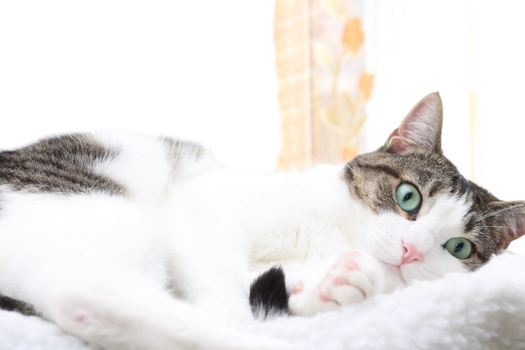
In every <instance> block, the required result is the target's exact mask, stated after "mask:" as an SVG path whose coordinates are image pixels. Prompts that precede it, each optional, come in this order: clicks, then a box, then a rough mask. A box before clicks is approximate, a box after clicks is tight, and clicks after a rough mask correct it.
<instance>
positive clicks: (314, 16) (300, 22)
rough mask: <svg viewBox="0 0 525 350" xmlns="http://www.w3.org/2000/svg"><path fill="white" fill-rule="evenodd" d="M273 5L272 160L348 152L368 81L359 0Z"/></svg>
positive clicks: (304, 163) (335, 157)
mask: <svg viewBox="0 0 525 350" xmlns="http://www.w3.org/2000/svg"><path fill="white" fill-rule="evenodd" d="M275 9H276V13H275V47H276V62H277V75H278V81H279V105H280V111H281V119H282V130H283V146H282V150H281V154H280V159H279V165H280V167H281V168H288V169H293V168H304V167H308V166H310V165H312V164H314V163H319V162H321V163H326V162H340V161H342V160H345V159H349V158H352V157H353V156H354V155H356V154H357V153H358V150H359V143H360V140H361V137H362V132H363V126H364V124H365V122H366V113H365V106H366V104H367V102H368V100H369V98H370V95H371V92H372V88H373V84H374V75H373V74H372V73H370V72H368V71H367V69H366V60H365V55H364V47H365V40H366V35H365V33H364V29H363V18H362V9H361V0H346V1H344V0H314V1H304V0H287V1H285V0H276V7H275Z"/></svg>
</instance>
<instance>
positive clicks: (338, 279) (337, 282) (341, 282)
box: [334, 277, 348, 286]
mask: <svg viewBox="0 0 525 350" xmlns="http://www.w3.org/2000/svg"><path fill="white" fill-rule="evenodd" d="M334 284H335V285H336V286H344V285H345V284H348V281H347V280H346V278H344V277H336V278H334Z"/></svg>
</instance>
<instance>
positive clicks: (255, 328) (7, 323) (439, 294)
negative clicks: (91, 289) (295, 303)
mask: <svg viewBox="0 0 525 350" xmlns="http://www.w3.org/2000/svg"><path fill="white" fill-rule="evenodd" d="M524 281H525V257H523V256H518V255H511V254H505V255H503V256H500V257H496V258H494V259H493V261H491V263H490V264H488V265H487V266H486V267H483V268H482V269H480V270H479V271H477V272H475V273H470V274H451V275H448V276H447V277H445V278H443V279H439V280H435V281H430V282H420V283H416V284H414V285H413V286H410V287H408V288H404V289H401V290H398V291H396V292H395V293H392V294H389V295H384V296H381V297H376V298H373V299H370V300H368V301H365V302H363V303H359V304H354V305H351V306H347V307H344V308H341V309H339V310H338V311H334V312H327V313H322V314H319V315H317V316H315V317H309V318H302V317H292V318H287V319H276V320H273V321H266V322H264V323H250V324H245V325H244V326H243V327H242V330H243V332H244V333H246V334H247V333H258V334H261V335H267V336H271V337H274V338H280V339H284V340H289V341H291V342H293V343H294V347H295V348H296V349H301V350H317V349H323V350H343V349H344V350H354V349H355V350H358V349H359V350H360V349H368V350H384V349H389V350H406V349H428V350H432V349H448V350H494V349H523V348H525V313H524V312H523V309H524V308H525V283H524ZM0 329H1V331H0V348H1V349H9V350H35V349H39V350H95V348H94V347H89V348H88V346H87V345H85V344H83V343H82V342H80V341H78V340H76V339H75V338H73V337H70V336H68V335H66V334H64V333H63V332H62V331H61V330H60V329H58V327H56V326H55V325H53V324H51V323H48V322H46V321H43V320H41V319H39V318H36V317H24V316H21V315H19V314H17V313H14V312H6V311H0Z"/></svg>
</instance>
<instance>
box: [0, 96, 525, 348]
mask: <svg viewBox="0 0 525 350" xmlns="http://www.w3.org/2000/svg"><path fill="white" fill-rule="evenodd" d="M438 99H439V97H438V96H437V95H430V97H427V98H426V99H425V100H423V101H422V102H421V103H420V105H418V106H419V107H420V108H423V110H424V111H425V113H424V115H422V116H418V115H417V114H418V113H417V112H418V110H417V108H418V107H417V108H416V109H415V112H414V111H413V112H412V114H411V115H409V117H408V119H407V120H408V122H407V121H405V124H403V125H402V127H401V128H400V129H399V130H398V131H396V133H394V134H393V135H391V137H390V138H389V141H388V142H387V145H386V146H384V147H383V148H382V149H380V150H379V151H378V152H374V153H370V154H368V155H363V156H360V157H358V158H356V159H355V160H354V161H352V162H350V163H348V164H347V165H346V166H343V167H341V166H322V167H318V168H315V169H313V170H311V171H309V172H305V173H299V174H270V175H250V174H244V173H239V172H235V171H231V170H228V169H226V168H224V167H222V166H220V165H219V164H217V162H216V161H215V160H214V158H213V157H212V156H211V155H210V154H209V153H207V152H206V151H205V150H204V149H202V148H201V147H199V146H196V145H193V144H191V143H185V142H179V141H174V140H171V139H166V138H158V139H155V138H147V137H142V136H137V135H129V134H96V135H95V134H89V135H88V134H84V135H70V136H64V137H59V138H53V139H48V140H46V141H41V142H40V143H37V144H35V145H32V146H28V147H26V148H23V149H21V150H17V151H12V152H3V153H0V272H1V273H0V293H1V294H3V295H6V296H9V297H11V298H15V299H17V300H21V301H23V302H25V303H29V304H30V305H32V306H33V307H34V308H35V309H36V310H37V311H38V312H40V313H41V314H42V315H43V316H44V317H46V318H48V319H50V320H52V321H53V322H56V323H57V324H58V325H59V326H60V327H62V328H63V329H65V330H66V331H68V332H70V333H72V334H75V335H77V336H79V337H81V338H83V339H85V340H87V341H89V342H92V343H95V344H98V345H100V346H101V347H103V348H106V349H159V350H164V349H186V348H192V349H193V348H196V349H250V348H252V349H279V348H287V347H288V344H284V343H281V342H277V341H274V340H272V339H259V338H258V337H256V336H253V335H246V334H241V333H238V332H236V331H235V327H234V325H235V322H237V321H243V320H247V319H250V318H251V317H252V316H251V309H250V305H249V303H248V292H249V287H250V284H251V283H252V282H253V280H254V279H255V278H256V277H257V276H258V275H260V274H261V273H262V272H263V271H265V270H267V269H268V268H270V267H272V266H276V265H279V266H281V267H282V268H283V270H284V275H285V276H286V283H285V285H286V289H287V292H288V293H289V294H290V300H289V307H290V311H291V312H292V313H293V314H298V315H307V314H314V313H317V312H320V311H324V310H330V309H334V308H337V307H340V306H341V305H344V304H350V303H354V302H358V301H360V300H363V299H364V298H366V297H370V296H372V295H374V294H377V293H382V292H388V291H390V290H392V289H394V288H397V287H400V286H403V285H405V284H406V283H408V282H410V281H412V280H415V279H431V278H437V277H440V276H442V275H444V274H446V273H448V272H451V271H468V270H469V269H475V268H476V267H478V266H479V265H481V264H482V263H484V262H485V261H487V260H488V259H489V258H490V256H491V255H492V254H494V253H497V252H499V251H500V250H501V249H502V248H504V247H505V245H506V244H508V241H510V240H511V239H514V238H516V237H518V236H520V235H521V234H522V233H523V232H522V231H523V227H524V226H523V225H522V219H521V217H522V214H521V211H522V207H523V205H522V204H521V203H513V204H512V203H511V204H505V203H504V202H499V201H497V200H496V198H494V197H493V196H491V195H490V194H489V193H487V192H486V191H484V190H482V189H480V188H479V187H477V186H475V185H474V184H472V183H470V182H468V181H466V180H465V179H463V178H462V177H461V176H460V175H459V174H458V173H457V170H456V169H455V167H454V166H453V165H452V164H450V162H448V160H446V158H444V157H443V156H442V155H441V153H440V149H439V136H440V130H441V110H440V100H439V105H437V103H438ZM421 106H422V107H421ZM429 106H430V107H429ZM428 111H430V112H428ZM427 112H428V113H427ZM438 112H439V113H438ZM414 116H415V117H414ZM414 118H415V119H416V120H417V121H421V120H422V119H421V118H423V119H424V118H427V119H428V120H427V119H424V120H423V121H424V122H425V123H427V124H428V125H430V124H432V120H435V122H434V124H435V125H430V126H428V129H429V130H419V131H418V133H419V134H418V133H416V134H417V135H415V136H414V135H405V134H403V132H405V130H404V129H403V128H406V129H407V130H409V131H412V132H413V131H414V130H416V129H417V128H416V129H414V128H413V129H410V128H409V126H410V125H409V124H410V122H411V121H413V120H414ZM418 118H419V119H418ZM432 118H434V119H432ZM407 123H408V124H407ZM427 124H424V125H427ZM420 125H423V124H420ZM420 129H421V128H420ZM438 129H439V132H438V131H437V130H438ZM416 131H417V130H416ZM432 132H433V133H434V134H435V135H431V134H432ZM422 135H423V136H422ZM418 137H419V139H421V140H423V141H424V140H425V139H424V137H427V138H432V141H429V143H428V144H425V142H422V144H418V142H417V140H418ZM412 146H414V147H412ZM415 146H417V148H416V147H415ZM436 171H438V172H439V174H438V175H439V176H436V174H435V173H434V172H436ZM407 184H408V185H410V184H415V185H417V189H416V191H417V192H418V194H417V195H418V196H419V195H420V196H421V197H422V198H424V199H423V200H422V201H421V200H420V202H418V203H417V206H414V207H413V208H411V209H410V210H406V211H404V210H401V209H400V208H399V206H400V205H401V204H400V203H396V198H398V197H396V196H397V195H398V192H399V189H400V188H401V190H402V191H405V192H403V196H401V197H399V198H401V199H399V198H398V199H399V201H402V200H405V199H407V198H408V199H407V200H412V199H413V198H412V199H411V198H409V197H411V196H412V195H414V196H415V195H416V192H415V191H414V190H413V188H412V187H406V186H407ZM401 185H403V186H405V187H401ZM410 186H412V185H410ZM407 188H408V189H407ZM406 191H408V192H406ZM410 191H412V192H410ZM409 204H411V203H409ZM403 205H405V204H403ZM498 208H499V209H504V210H501V211H500V213H501V214H502V215H503V214H505V213H507V214H508V212H509V211H510V212H512V213H513V216H501V219H500V217H499V216H496V215H493V213H494V212H495V210H498ZM509 208H510V209H509ZM517 211H519V213H518V212H517ZM518 214H519V215H518ZM489 226H494V227H496V226H499V227H503V226H505V227H506V228H508V229H501V230H496V231H497V232H495V233H493V231H492V230H491V229H489ZM457 237H462V238H464V237H467V238H468V239H469V242H472V243H473V246H474V248H473V249H474V250H473V251H472V252H471V254H469V256H466V257H464V258H463V257H461V259H459V258H457V257H453V256H452V255H451V254H452V253H449V251H447V250H446V249H445V246H444V245H445V244H447V249H449V248H450V247H448V245H449V242H450V240H451V239H453V238H454V239H455V238H457ZM454 242H455V241H454ZM454 242H452V243H454ZM464 244H470V243H464ZM454 247H455V248H454ZM454 247H453V249H456V250H457V251H455V254H456V253H458V252H459V250H458V249H460V248H458V247H460V244H459V243H458V244H456V245H455V246H454ZM461 247H463V245H461ZM461 249H463V248H461ZM255 306H258V305H255ZM262 307H264V305H262Z"/></svg>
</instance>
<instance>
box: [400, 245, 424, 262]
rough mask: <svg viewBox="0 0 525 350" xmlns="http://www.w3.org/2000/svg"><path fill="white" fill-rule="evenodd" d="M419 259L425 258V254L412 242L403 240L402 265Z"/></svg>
mask: <svg viewBox="0 0 525 350" xmlns="http://www.w3.org/2000/svg"><path fill="white" fill-rule="evenodd" d="M418 260H419V261H421V260H423V254H421V253H420V252H419V251H418V250H417V249H416V247H414V245H413V244H412V243H407V242H403V257H402V258H401V265H403V264H409V263H411V262H414V261H418Z"/></svg>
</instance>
